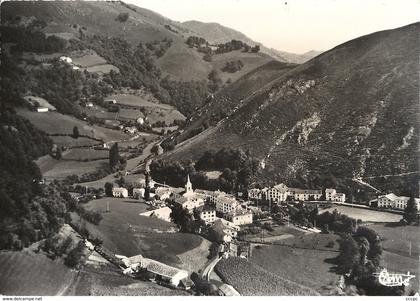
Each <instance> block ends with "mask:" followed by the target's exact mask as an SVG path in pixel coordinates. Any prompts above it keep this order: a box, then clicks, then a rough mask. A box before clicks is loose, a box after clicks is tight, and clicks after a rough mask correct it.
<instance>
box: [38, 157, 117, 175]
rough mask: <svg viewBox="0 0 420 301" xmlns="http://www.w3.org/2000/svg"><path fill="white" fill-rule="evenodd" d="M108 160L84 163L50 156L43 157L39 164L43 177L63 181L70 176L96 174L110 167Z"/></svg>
mask: <svg viewBox="0 0 420 301" xmlns="http://www.w3.org/2000/svg"><path fill="white" fill-rule="evenodd" d="M108 161H109V160H108V159H103V160H95V161H89V162H83V161H70V160H69V161H65V160H59V161H58V160H56V159H54V158H51V157H49V156H44V157H41V158H40V159H38V160H37V164H38V166H39V168H40V169H41V172H42V174H43V176H44V177H45V178H47V179H63V178H65V177H67V176H69V175H83V174H86V173H91V172H95V171H97V170H99V169H103V168H105V167H107V166H108V163H109V162H108Z"/></svg>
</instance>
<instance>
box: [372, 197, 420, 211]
mask: <svg viewBox="0 0 420 301" xmlns="http://www.w3.org/2000/svg"><path fill="white" fill-rule="evenodd" d="M409 199H410V198H409V197H407V196H397V195H395V194H393V193H388V194H386V195H381V196H379V197H378V198H377V199H374V200H372V201H370V202H369V205H370V206H377V207H378V208H393V209H401V210H404V209H405V207H407V202H408V200H409ZM414 202H415V204H416V207H417V210H419V209H420V199H418V198H415V199H414Z"/></svg>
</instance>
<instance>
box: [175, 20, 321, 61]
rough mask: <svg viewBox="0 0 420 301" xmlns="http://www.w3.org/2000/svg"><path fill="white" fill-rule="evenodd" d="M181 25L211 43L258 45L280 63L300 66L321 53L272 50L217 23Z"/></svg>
mask: <svg viewBox="0 0 420 301" xmlns="http://www.w3.org/2000/svg"><path fill="white" fill-rule="evenodd" d="M181 24H182V26H183V27H185V28H187V29H189V30H190V31H192V32H195V33H196V34H197V35H199V36H201V37H203V38H205V39H206V40H207V41H209V42H211V43H215V44H217V43H225V42H227V41H230V40H233V39H234V40H240V41H244V42H245V43H247V44H249V45H252V46H254V45H260V46H261V52H263V53H266V54H268V55H270V56H271V57H273V58H275V59H277V60H279V61H281V62H288V63H297V64H302V63H304V62H306V61H309V60H310V59H311V58H313V57H315V56H317V55H319V54H320V53H321V51H314V50H312V51H308V52H306V53H304V54H296V53H290V52H285V51H280V50H277V49H274V48H268V47H266V46H264V45H262V44H261V43H259V42H256V41H253V40H252V39H251V38H249V37H247V36H246V35H244V34H243V33H241V32H239V31H236V30H234V29H232V28H229V27H226V26H223V25H220V24H218V23H205V22H200V21H195V20H192V21H186V22H182V23H181Z"/></svg>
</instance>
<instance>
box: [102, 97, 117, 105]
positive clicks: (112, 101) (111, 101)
mask: <svg viewBox="0 0 420 301" xmlns="http://www.w3.org/2000/svg"><path fill="white" fill-rule="evenodd" d="M104 103H108V104H110V103H112V104H116V103H117V101H116V100H115V99H112V98H111V99H104Z"/></svg>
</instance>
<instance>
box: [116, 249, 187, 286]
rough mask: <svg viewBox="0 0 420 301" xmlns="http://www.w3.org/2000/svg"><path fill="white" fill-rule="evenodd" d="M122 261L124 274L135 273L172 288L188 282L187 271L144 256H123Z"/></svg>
mask: <svg viewBox="0 0 420 301" xmlns="http://www.w3.org/2000/svg"><path fill="white" fill-rule="evenodd" d="M122 261H123V262H124V264H125V265H126V267H127V269H126V270H124V273H125V274H137V275H140V276H143V277H146V278H148V279H149V280H155V281H158V282H163V283H166V284H168V285H170V286H172V287H174V288H177V287H179V286H183V285H184V287H185V283H189V281H188V272H187V271H185V270H180V269H177V268H174V267H171V266H169V265H166V264H164V263H162V262H159V261H156V260H153V259H149V258H145V257H143V256H141V255H137V256H133V257H130V258H124V259H123V260H122ZM183 283H184V284H183Z"/></svg>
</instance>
